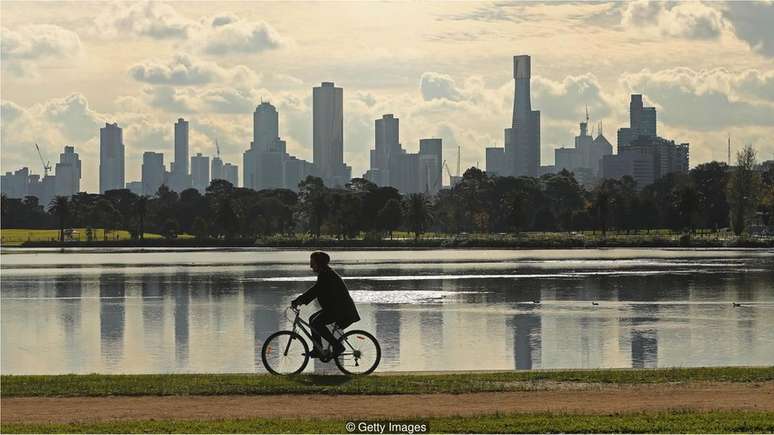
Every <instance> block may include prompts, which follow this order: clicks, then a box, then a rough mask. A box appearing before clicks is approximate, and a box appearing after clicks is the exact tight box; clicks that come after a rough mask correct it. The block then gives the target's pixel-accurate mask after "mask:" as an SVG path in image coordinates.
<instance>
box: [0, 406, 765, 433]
mask: <svg viewBox="0 0 774 435" xmlns="http://www.w3.org/2000/svg"><path fill="white" fill-rule="evenodd" d="M401 421H403V422H405V423H414V424H417V423H420V422H425V423H427V424H428V425H429V432H431V433H557V432H562V433H611V432H613V433H771V432H774V412H743V411H710V412H688V411H679V410H677V411H674V412H658V413H635V414H611V415H583V414H550V413H536V414H494V415H481V416H473V417H440V418H431V419H427V420H422V419H417V420H397V421H394V422H401ZM346 423H347V420H346V417H342V418H339V419H321V420H317V419H263V418H261V419H236V420H181V421H171V420H147V421H115V422H100V423H70V424H25V423H21V424H19V423H11V424H3V425H2V433H347V430H346V427H345V425H346Z"/></svg>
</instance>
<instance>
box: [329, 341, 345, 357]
mask: <svg viewBox="0 0 774 435" xmlns="http://www.w3.org/2000/svg"><path fill="white" fill-rule="evenodd" d="M344 350H345V348H344V345H343V344H339V345H338V346H336V347H334V348H333V354H332V355H331V358H336V357H337V356H339V355H341V354H342V353H344Z"/></svg>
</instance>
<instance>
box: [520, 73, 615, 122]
mask: <svg viewBox="0 0 774 435" xmlns="http://www.w3.org/2000/svg"><path fill="white" fill-rule="evenodd" d="M611 100H612V98H611V97H609V96H607V95H605V94H604V92H603V91H602V87H601V85H600V84H599V81H598V79H597V78H596V76H594V74H591V73H587V74H583V75H579V76H566V77H565V78H564V79H563V80H562V81H553V80H550V79H546V78H543V77H539V76H538V77H535V78H533V79H532V101H533V103H532V106H533V109H537V110H540V111H541V116H542V117H543V118H549V117H550V118H554V119H560V120H571V121H577V120H580V119H581V117H582V116H584V115H583V111H584V108H585V107H587V106H588V108H589V111H590V112H591V114H592V115H593V116H594V117H595V118H597V119H600V118H604V117H606V116H609V115H610V114H611V112H612V109H611V106H612V104H611Z"/></svg>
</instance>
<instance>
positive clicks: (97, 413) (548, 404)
mask: <svg viewBox="0 0 774 435" xmlns="http://www.w3.org/2000/svg"><path fill="white" fill-rule="evenodd" d="M568 387H570V388H560V387H559V386H555V387H552V388H550V389H542V390H538V391H514V392H504V393H468V394H460V395H455V394H416V395H387V396H364V395H359V396H358V395H338V396H328V395H312V394H302V395H270V396H168V397H160V396H141V397H75V398H42V397H41V398H38V397H23V398H8V399H2V401H1V403H0V407H1V409H2V412H1V413H0V419H2V422H4V423H10V422H27V423H31V422H63V423H64V422H78V421H105V420H123V419H126V420H147V419H224V418H232V419H233V418H250V417H286V418H289V417H312V418H331V417H340V418H342V419H347V418H378V417H417V416H447V415H475V414H491V413H495V412H546V411H550V412H564V411H566V412H578V413H587V414H599V413H611V412H639V411H657V410H668V409H692V410H714V409H719V410H730V409H740V410H758V411H774V382H765V383H758V384H752V383H749V384H748V383H691V384H652V385H623V386H616V385H611V386H599V385H589V386H588V387H587V388H586V389H577V388H573V387H571V386H570V385H568Z"/></svg>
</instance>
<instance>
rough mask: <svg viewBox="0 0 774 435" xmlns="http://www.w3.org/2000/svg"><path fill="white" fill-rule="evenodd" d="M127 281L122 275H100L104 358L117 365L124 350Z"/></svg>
mask: <svg viewBox="0 0 774 435" xmlns="http://www.w3.org/2000/svg"><path fill="white" fill-rule="evenodd" d="M125 296H126V281H125V280H124V277H122V276H120V275H112V274H111V275H107V274H103V275H100V276H99V298H100V299H99V338H100V353H101V354H102V360H103V361H104V362H105V364H106V365H107V366H108V367H111V366H117V365H119V364H120V362H121V359H122V358H123V352H124V322H125V321H126V307H125V306H124V302H125V301H124V297H125Z"/></svg>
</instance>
